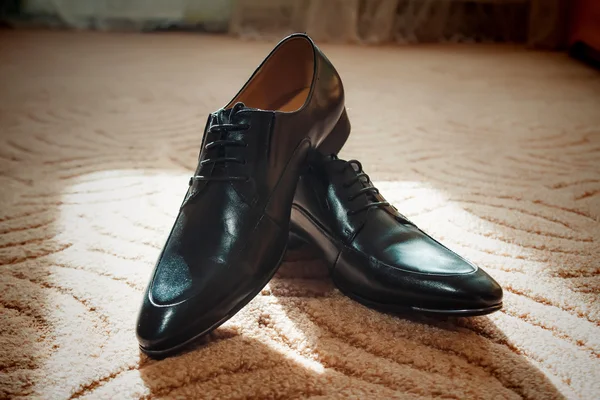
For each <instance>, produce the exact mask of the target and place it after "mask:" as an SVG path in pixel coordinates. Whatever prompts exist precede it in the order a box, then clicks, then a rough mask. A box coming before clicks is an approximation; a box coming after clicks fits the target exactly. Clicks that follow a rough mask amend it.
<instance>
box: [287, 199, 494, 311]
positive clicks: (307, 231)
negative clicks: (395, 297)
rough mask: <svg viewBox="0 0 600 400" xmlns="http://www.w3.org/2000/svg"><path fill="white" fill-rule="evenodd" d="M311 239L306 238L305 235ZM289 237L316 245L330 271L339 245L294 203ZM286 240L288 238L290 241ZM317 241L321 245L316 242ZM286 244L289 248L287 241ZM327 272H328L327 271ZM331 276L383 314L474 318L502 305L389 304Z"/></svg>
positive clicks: (348, 293) (353, 296)
mask: <svg viewBox="0 0 600 400" xmlns="http://www.w3.org/2000/svg"><path fill="white" fill-rule="evenodd" d="M307 236H308V237H309V238H311V239H310V240H307V239H306V237H307ZM312 238H319V240H315V239H312ZM290 239H291V240H292V242H293V243H294V245H293V246H294V247H295V248H298V245H299V243H300V241H302V242H304V243H306V242H313V243H314V244H315V246H316V247H317V248H319V249H320V250H321V251H322V252H323V253H324V254H325V259H326V260H327V262H328V263H329V264H330V271H331V270H332V267H333V264H334V263H335V259H332V258H331V257H328V256H327V254H337V253H339V251H340V250H339V249H340V245H339V244H338V243H337V241H336V240H335V239H333V238H332V237H330V236H329V235H327V234H326V233H325V230H324V229H322V228H320V227H319V224H317V223H316V222H313V221H312V219H311V218H310V217H309V216H308V215H306V213H305V212H304V211H303V210H301V209H300V208H298V207H296V206H292V218H291V224H290ZM290 239H288V240H290ZM317 243H320V244H321V245H319V244H317ZM288 247H291V246H290V245H289V244H288ZM330 275H331V274H330ZM331 279H332V281H333V283H334V284H335V286H336V287H337V288H338V289H339V290H340V292H342V293H343V294H344V295H346V296H348V297H349V298H351V299H352V300H355V301H357V302H359V303H361V304H363V305H365V306H367V307H369V308H373V309H375V310H377V311H383V312H387V313H398V314H406V313H411V314H414V313H419V314H429V315H438V316H457V317H474V316H478V315H486V314H490V313H493V312H495V311H498V310H500V309H501V308H502V303H501V302H500V303H498V304H494V305H492V306H489V307H485V308H467V309H433V308H426V307H419V306H415V305H410V304H389V303H381V302H377V301H373V300H369V299H366V298H364V297H362V296H360V295H358V294H356V293H354V292H353V291H352V290H349V289H347V288H345V287H343V286H341V285H339V284H338V283H337V282H336V281H335V279H334V278H333V276H331Z"/></svg>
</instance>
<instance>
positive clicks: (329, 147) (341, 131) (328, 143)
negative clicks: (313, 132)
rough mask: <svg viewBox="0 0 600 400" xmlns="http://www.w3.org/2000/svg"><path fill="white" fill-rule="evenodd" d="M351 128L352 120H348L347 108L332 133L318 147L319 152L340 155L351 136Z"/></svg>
mask: <svg viewBox="0 0 600 400" xmlns="http://www.w3.org/2000/svg"><path fill="white" fill-rule="evenodd" d="M350 128H351V127H350V120H349V119H348V114H347V113H346V108H344V111H342V115H340V119H339V120H338V122H337V123H336V124H335V126H334V127H333V129H332V130H331V133H329V135H327V137H326V138H325V140H323V141H322V142H321V144H320V145H319V146H318V147H317V149H318V150H319V152H320V153H322V154H337V153H339V152H340V150H341V149H342V147H344V144H345V143H346V140H348V136H350Z"/></svg>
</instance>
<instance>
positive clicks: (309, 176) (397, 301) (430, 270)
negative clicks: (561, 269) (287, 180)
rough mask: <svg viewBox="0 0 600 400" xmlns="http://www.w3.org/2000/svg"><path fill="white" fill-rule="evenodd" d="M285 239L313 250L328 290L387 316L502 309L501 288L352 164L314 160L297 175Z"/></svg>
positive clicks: (468, 313)
mask: <svg viewBox="0 0 600 400" xmlns="http://www.w3.org/2000/svg"><path fill="white" fill-rule="evenodd" d="M291 233H292V235H296V236H298V237H300V238H302V239H304V240H306V241H308V242H310V243H313V244H315V245H316V246H317V247H318V248H319V249H320V250H321V251H322V253H323V255H324V258H325V259H326V260H327V261H328V263H329V265H330V272H331V277H332V279H333V282H334V283H335V285H336V286H337V287H338V288H339V289H340V290H341V291H342V293H344V294H346V295H347V296H349V297H350V298H353V299H355V300H357V301H358V302H360V303H362V304H365V305H367V306H370V307H373V308H376V309H379V310H382V311H388V312H406V311H418V312H424V313H433V314H453V315H461V316H469V315H483V314H488V313H491V312H493V311H496V310H499V309H500V308H502V288H501V287H500V286H499V285H498V283H496V281H495V280H494V279H493V278H491V277H490V276H489V275H488V274H486V273H485V272H484V271H483V270H482V269H480V268H478V267H477V266H475V265H473V264H472V263H471V262H469V261H467V260H465V259H464V258H462V257H460V256H459V255H458V254H456V253H454V252H452V251H451V250H449V249H448V248H446V247H445V246H444V245H442V244H441V243H439V242H438V241H436V240H435V239H433V238H432V237H430V236H429V235H427V234H426V233H425V232H423V231H422V230H420V229H419V228H417V226H415V225H414V224H413V223H412V222H411V221H409V220H408V219H407V218H406V217H404V216H403V215H401V214H400V213H398V211H397V210H396V209H395V208H394V207H393V206H391V205H390V204H389V203H388V202H387V201H385V199H384V198H383V197H382V196H381V194H379V191H378V190H377V189H376V188H375V187H373V185H372V184H371V181H370V179H369V177H368V176H367V175H366V174H365V173H364V172H363V170H362V166H361V164H360V162H358V161H355V160H352V161H344V160H340V159H338V158H337V157H335V156H328V157H325V156H321V157H320V158H318V160H317V161H315V162H313V163H312V165H311V167H310V169H309V170H308V172H306V173H305V174H303V175H302V177H301V178H300V181H299V183H298V188H297V189H296V195H295V197H294V204H293V206H292V227H291Z"/></svg>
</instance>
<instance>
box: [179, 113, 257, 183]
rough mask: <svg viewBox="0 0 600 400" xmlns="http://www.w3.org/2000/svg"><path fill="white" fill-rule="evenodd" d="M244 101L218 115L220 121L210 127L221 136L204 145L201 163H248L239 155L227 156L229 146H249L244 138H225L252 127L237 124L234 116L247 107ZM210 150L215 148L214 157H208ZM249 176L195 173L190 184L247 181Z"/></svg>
mask: <svg viewBox="0 0 600 400" xmlns="http://www.w3.org/2000/svg"><path fill="white" fill-rule="evenodd" d="M245 107H246V106H245V105H244V103H236V104H235V105H234V106H233V107H232V108H231V110H229V112H228V113H227V110H225V111H221V112H220V113H219V115H218V117H217V118H218V123H217V124H213V125H212V126H211V127H210V128H209V133H220V134H221V136H220V137H221V138H219V139H217V140H214V141H212V142H209V143H207V144H206V145H205V146H204V157H203V159H202V160H200V165H201V166H205V165H208V164H213V165H214V164H226V163H238V164H242V165H244V164H246V160H245V159H243V158H238V157H227V156H226V155H225V154H226V153H225V150H226V148H227V147H248V144H247V143H246V142H244V141H242V140H233V139H227V138H223V136H224V135H223V134H225V135H226V134H227V133H228V132H233V131H246V130H248V129H250V125H249V124H236V123H234V122H233V121H234V117H235V115H236V114H237V112H238V111H240V110H241V109H243V108H245ZM226 114H228V115H226ZM209 150H215V151H213V152H212V154H213V155H214V156H213V157H208V156H207V155H208V152H209ZM248 179H249V177H248V176H210V175H209V176H206V175H194V176H192V177H191V178H190V185H192V184H193V183H194V181H218V182H231V181H247V180H248Z"/></svg>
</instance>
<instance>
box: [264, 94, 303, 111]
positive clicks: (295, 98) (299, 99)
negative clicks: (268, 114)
mask: <svg viewBox="0 0 600 400" xmlns="http://www.w3.org/2000/svg"><path fill="white" fill-rule="evenodd" d="M309 92H310V88H303V89H299V90H296V91H294V92H292V93H289V94H287V95H285V96H283V97H280V98H279V99H277V100H276V101H274V102H273V103H272V104H271V107H270V109H271V110H278V111H283V112H291V111H296V110H298V109H299V108H301V107H302V106H303V105H304V103H305V102H306V99H307V98H308V93H309Z"/></svg>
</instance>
